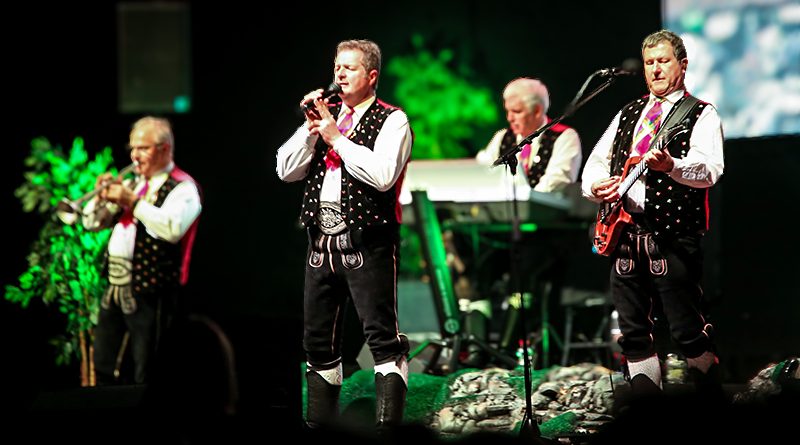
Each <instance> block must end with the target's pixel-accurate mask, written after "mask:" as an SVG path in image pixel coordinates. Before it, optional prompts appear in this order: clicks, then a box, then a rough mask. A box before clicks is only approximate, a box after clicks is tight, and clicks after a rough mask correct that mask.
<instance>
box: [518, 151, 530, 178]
mask: <svg viewBox="0 0 800 445" xmlns="http://www.w3.org/2000/svg"><path fill="white" fill-rule="evenodd" d="M530 157H531V144H525V145H523V146H522V151H521V152H520V154H519V158H520V160H522V168H523V170H525V174H526V175H527V174H528V158H530Z"/></svg>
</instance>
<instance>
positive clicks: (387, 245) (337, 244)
mask: <svg viewBox="0 0 800 445" xmlns="http://www.w3.org/2000/svg"><path fill="white" fill-rule="evenodd" d="M380 70H381V51H380V48H379V47H378V45H377V44H375V43H374V42H372V41H369V40H346V41H343V42H340V43H339V44H338V46H337V48H336V59H335V61H334V72H333V75H334V81H335V83H336V84H337V85H338V86H340V87H341V93H339V94H338V96H339V97H340V98H341V99H342V101H341V102H339V103H335V104H329V103H328V102H329V101H330V102H333V101H332V100H330V99H323V95H324V94H323V93H324V92H323V91H322V90H321V89H320V90H316V91H312V92H310V93H308V94H306V95H305V97H303V99H302V100H301V101H300V106H301V108H304V109H306V112H305V117H306V120H305V122H304V123H303V124H302V125H300V127H299V128H298V129H297V131H295V133H294V134H293V135H292V136H291V137H290V138H289V139H288V140H287V141H286V142H285V143H284V144H283V145H282V146H281V147H280V149H279V150H278V153H277V173H278V176H279V177H280V178H281V180H283V181H286V182H293V181H300V180H304V181H305V193H304V195H303V203H302V209H301V213H300V222H301V223H302V224H303V226H305V227H306V229H307V231H308V238H309V247H308V251H307V255H306V265H305V269H306V273H305V288H304V302H303V303H304V333H303V348H304V350H305V353H306V361H307V366H306V382H307V386H308V393H307V394H308V399H307V414H306V425H307V426H308V427H310V428H317V427H319V426H323V425H330V424H331V423H333V422H335V419H336V417H337V415H338V400H339V390H340V389H341V385H342V378H343V370H342V353H341V347H342V335H341V334H342V322H343V309H344V307H345V303H346V301H347V299H348V298H350V299H352V302H353V305H354V307H355V308H356V311H357V313H358V317H359V319H360V321H361V326H362V327H363V331H364V336H365V338H366V341H367V344H368V345H369V348H370V351H371V352H372V357H373V359H374V362H375V386H376V423H377V426H378V431H379V432H381V433H382V432H385V431H387V430H388V429H389V428H390V427H392V426H395V425H397V424H399V423H400V422H401V421H402V419H403V411H404V406H405V396H406V390H407V387H408V365H407V363H406V359H407V354H408V348H409V347H408V340H407V338H406V336H405V335H404V334H402V333H400V331H399V329H398V320H397V271H398V269H399V256H398V254H399V225H400V221H401V218H400V216H401V214H400V204H399V202H398V197H399V194H400V186H401V183H402V180H403V176H404V173H405V170H406V164H407V162H408V160H409V157H410V154H411V145H412V132H411V128H410V126H409V123H408V118H407V117H406V115H405V113H403V111H402V110H400V109H398V108H397V107H394V106H392V105H389V104H387V103H385V102H383V101H381V100H379V99H378V98H377V97H376V95H375V91H376V89H377V87H378V78H379V76H380ZM306 105H309V106H308V107H306Z"/></svg>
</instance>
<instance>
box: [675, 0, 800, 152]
mask: <svg viewBox="0 0 800 445" xmlns="http://www.w3.org/2000/svg"><path fill="white" fill-rule="evenodd" d="M662 10H663V17H664V27H665V28H667V29H669V30H671V31H673V32H675V33H677V34H678V35H680V36H681V37H682V38H683V40H684V43H685V44H686V51H687V53H688V57H689V66H688V69H687V73H686V86H687V88H688V90H689V92H690V93H692V94H693V95H695V96H697V97H698V98H700V99H702V100H706V101H708V102H711V103H712V104H714V105H715V106H716V107H717V110H718V111H719V114H720V116H721V117H722V123H723V127H724V129H725V130H724V131H725V137H726V138H728V139H732V138H750V137H761V136H777V135H788V134H794V135H797V134H800V3H799V2H797V0H736V1H728V2H721V1H718V0H693V1H690V0H662Z"/></svg>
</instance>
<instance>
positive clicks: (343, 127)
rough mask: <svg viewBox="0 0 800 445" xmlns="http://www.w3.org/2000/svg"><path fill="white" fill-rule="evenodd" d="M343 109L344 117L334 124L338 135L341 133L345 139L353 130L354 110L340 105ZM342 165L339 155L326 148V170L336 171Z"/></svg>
mask: <svg viewBox="0 0 800 445" xmlns="http://www.w3.org/2000/svg"><path fill="white" fill-rule="evenodd" d="M342 106H343V107H344V117H343V118H342V120H341V121H339V123H338V124H336V128H338V129H339V133H342V135H344V136H345V137H347V133H349V132H350V129H351V128H353V112H354V111H355V110H354V109H352V108H350V107H348V106H347V105H342ZM341 163H342V158H341V157H339V153H336V152H335V151H334V150H333V147H329V148H328V152H327V153H325V165H326V166H327V167H328V170H336V169H337V168H339V165H341Z"/></svg>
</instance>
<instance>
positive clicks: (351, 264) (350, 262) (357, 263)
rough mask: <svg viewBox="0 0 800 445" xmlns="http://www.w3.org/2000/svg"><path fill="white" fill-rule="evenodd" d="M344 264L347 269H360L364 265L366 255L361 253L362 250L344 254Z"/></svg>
mask: <svg viewBox="0 0 800 445" xmlns="http://www.w3.org/2000/svg"><path fill="white" fill-rule="evenodd" d="M342 264H344V267H346V268H347V269H351V270H353V269H358V268H359V267H361V266H363V265H364V257H363V256H362V255H361V252H354V253H346V254H342Z"/></svg>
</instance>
